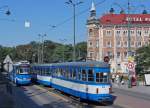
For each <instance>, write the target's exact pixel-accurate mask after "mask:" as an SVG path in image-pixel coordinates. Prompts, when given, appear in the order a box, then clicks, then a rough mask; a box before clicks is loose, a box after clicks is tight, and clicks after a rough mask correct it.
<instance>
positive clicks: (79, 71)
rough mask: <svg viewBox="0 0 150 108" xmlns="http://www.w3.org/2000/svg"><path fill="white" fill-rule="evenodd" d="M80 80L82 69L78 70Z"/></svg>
mask: <svg viewBox="0 0 150 108" xmlns="http://www.w3.org/2000/svg"><path fill="white" fill-rule="evenodd" d="M78 80H81V69H79V70H78Z"/></svg>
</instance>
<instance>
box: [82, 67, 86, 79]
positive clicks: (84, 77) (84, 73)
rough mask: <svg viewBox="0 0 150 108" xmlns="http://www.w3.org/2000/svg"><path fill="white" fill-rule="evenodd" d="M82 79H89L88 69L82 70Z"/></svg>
mask: <svg viewBox="0 0 150 108" xmlns="http://www.w3.org/2000/svg"><path fill="white" fill-rule="evenodd" d="M82 81H87V76H86V70H84V69H83V70H82Z"/></svg>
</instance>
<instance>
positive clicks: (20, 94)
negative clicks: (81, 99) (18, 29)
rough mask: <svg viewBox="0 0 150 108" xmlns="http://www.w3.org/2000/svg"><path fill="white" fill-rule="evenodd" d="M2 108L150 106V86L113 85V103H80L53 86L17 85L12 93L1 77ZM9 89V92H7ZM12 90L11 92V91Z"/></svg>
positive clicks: (0, 107)
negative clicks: (55, 89)
mask: <svg viewBox="0 0 150 108" xmlns="http://www.w3.org/2000/svg"><path fill="white" fill-rule="evenodd" d="M0 79H1V81H0V83H1V84H0V94H1V96H0V108H27V107H28V108H62V106H65V107H66V108H79V107H80V108H142V107H143V106H144V107H143V108H149V106H150V103H149V102H150V92H149V91H150V87H149V86H146V87H145V86H137V87H132V88H128V87H127V86H126V85H123V86H122V85H120V86H118V85H116V84H114V85H113V93H112V94H113V95H114V96H115V97H116V100H115V102H114V104H113V105H107V106H104V105H101V104H91V103H90V104H79V103H75V102H71V101H70V99H69V98H66V96H62V95H60V94H57V93H54V92H51V91H50V90H52V88H49V87H44V88H43V87H41V86H39V85H30V86H21V87H15V85H14V84H11V85H12V87H11V88H12V94H11V92H10V91H8V90H7V89H6V81H2V78H0ZM7 91H8V92H7ZM9 92H10V93H9Z"/></svg>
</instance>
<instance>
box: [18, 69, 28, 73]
mask: <svg viewBox="0 0 150 108" xmlns="http://www.w3.org/2000/svg"><path fill="white" fill-rule="evenodd" d="M29 72H30V68H20V69H19V74H29Z"/></svg>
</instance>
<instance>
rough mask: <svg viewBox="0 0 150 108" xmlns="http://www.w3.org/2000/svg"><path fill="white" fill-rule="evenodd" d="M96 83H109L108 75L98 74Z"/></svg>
mask: <svg viewBox="0 0 150 108" xmlns="http://www.w3.org/2000/svg"><path fill="white" fill-rule="evenodd" d="M96 82H100V83H107V82H108V75H107V73H96Z"/></svg>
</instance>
